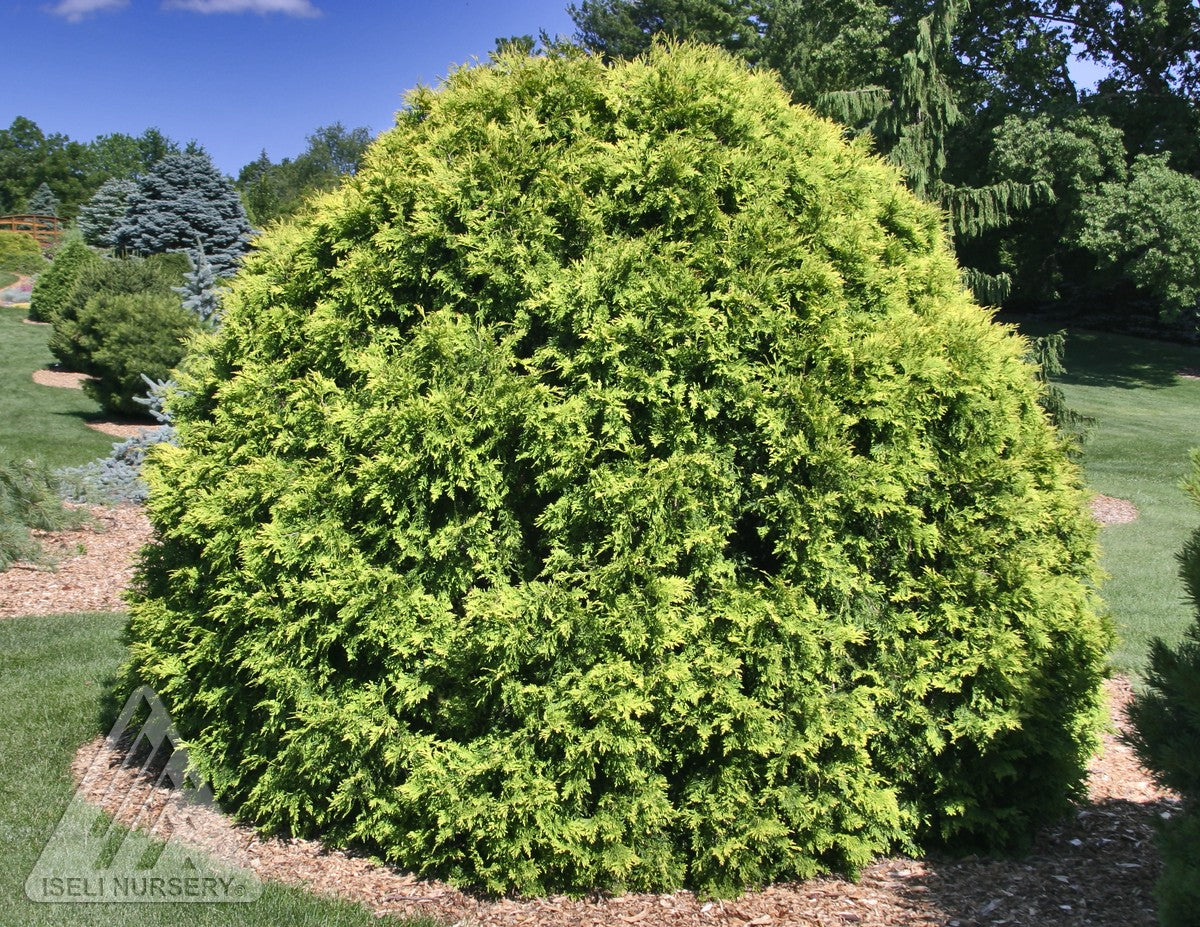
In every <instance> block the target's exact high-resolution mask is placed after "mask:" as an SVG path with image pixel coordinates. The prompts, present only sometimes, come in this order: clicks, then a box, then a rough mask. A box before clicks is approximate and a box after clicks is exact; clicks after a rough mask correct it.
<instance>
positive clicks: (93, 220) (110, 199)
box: [75, 178, 137, 248]
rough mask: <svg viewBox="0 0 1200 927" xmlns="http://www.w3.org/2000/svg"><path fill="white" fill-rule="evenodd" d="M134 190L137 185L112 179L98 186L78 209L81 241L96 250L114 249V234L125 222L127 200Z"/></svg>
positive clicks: (77, 221)
mask: <svg viewBox="0 0 1200 927" xmlns="http://www.w3.org/2000/svg"><path fill="white" fill-rule="evenodd" d="M135 190H137V182H136V181H133V180H128V179H125V178H112V179H111V180H106V181H104V183H102V184H101V185H100V188H99V189H98V190H97V191H96V192H95V193H94V194H92V198H91V199H90V200H88V201H87V202H86V203H84V204H83V205H82V206H81V207H79V215H78V216H77V217H76V219H75V224H76V226H77V227H78V228H79V232H80V234H81V235H83V240H84V241H86V242H87V243H88V244H89V245H95V246H96V247H97V248H111V247H112V246H113V232H114V231H115V229H116V227H117V226H118V224H120V222H121V220H122V219H124V218H125V210H126V209H127V208H128V205H129V197H130V196H131V195H132V194H133V192H134V191H135Z"/></svg>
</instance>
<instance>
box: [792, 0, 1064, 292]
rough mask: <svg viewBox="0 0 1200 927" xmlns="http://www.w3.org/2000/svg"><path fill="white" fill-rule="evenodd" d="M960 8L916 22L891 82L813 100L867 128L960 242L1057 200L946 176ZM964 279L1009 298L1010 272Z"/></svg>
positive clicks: (951, 3)
mask: <svg viewBox="0 0 1200 927" xmlns="http://www.w3.org/2000/svg"><path fill="white" fill-rule="evenodd" d="M963 9H964V0H937V2H935V3H934V4H933V7H932V9H931V10H930V11H929V13H927V14H926V15H925V16H923V17H921V18H920V19H918V20H917V22H916V23H915V29H914V34H913V39H912V45H911V47H910V48H909V50H908V51H906V52H905V53H904V55H903V56H902V57H901V58H900V60H899V63H898V66H897V69H896V71H895V85H894V86H893V87H891V88H888V87H883V86H868V87H863V88H859V89H855V90H849V91H835V92H830V93H824V94H821V95H820V96H819V97H818V98H817V100H816V101H814V102H815V105H816V106H817V108H818V109H819V110H820V111H822V112H825V113H826V114H828V115H830V116H832V117H833V118H835V119H838V120H839V121H841V122H845V123H847V124H849V125H857V126H860V127H862V128H864V129H865V130H867V131H869V132H870V133H871V135H872V136H873V137H874V138H875V142H876V145H877V146H878V148H879V150H880V151H882V152H884V153H885V155H886V157H887V159H888V160H889V161H891V162H892V163H894V164H896V165H898V166H899V167H900V168H901V170H903V172H904V176H905V179H906V181H907V183H908V185H909V187H910V188H911V189H912V190H913V192H914V193H916V194H917V196H920V197H922V198H923V199H928V200H931V201H933V202H935V203H938V204H939V205H940V206H941V207H942V208H943V209H944V210H945V211H946V214H947V218H948V221H949V223H950V230H951V233H952V234H953V236H954V239H955V242H956V244H957V245H961V244H962V243H964V242H965V241H967V240H969V239H972V238H976V237H977V236H979V235H981V234H982V233H984V232H986V231H988V230H990V229H994V228H999V227H1001V226H1003V225H1005V224H1007V223H1008V222H1009V221H1011V217H1012V216H1013V215H1014V214H1015V213H1017V212H1020V211H1022V210H1025V209H1029V208H1030V207H1031V206H1033V205H1035V204H1037V203H1041V202H1047V201H1049V200H1053V198H1054V194H1053V191H1052V190H1051V189H1050V187H1049V185H1047V184H1044V183H1037V184H1023V183H1017V182H1014V181H1004V182H1002V183H996V184H988V185H985V186H959V185H955V184H953V183H950V182H948V181H947V180H946V179H945V177H946V168H947V159H946V149H947V143H948V140H949V135H950V132H951V130H952V129H953V128H954V127H955V126H957V125H959V124H961V122H962V121H963V113H962V111H961V110H960V109H959V106H958V103H957V101H956V99H955V94H954V90H953V88H952V87H951V86H950V83H949V81H947V80H946V78H945V73H944V63H945V62H946V61H947V60H948V59H949V56H950V55H952V54H953V48H952V43H953V36H954V28H955V24H956V23H957V22H958V20H959V17H961V16H962V14H963ZM959 250H961V248H960V249H959ZM963 277H964V280H965V281H966V282H967V285H968V286H969V287H970V288H971V290H972V292H973V293H974V294H975V296H976V298H977V299H979V300H980V301H981V302H984V303H989V304H992V305H996V304H999V303H1000V302H1002V301H1003V300H1004V299H1005V298H1006V297H1007V296H1008V292H1009V289H1010V286H1011V279H1010V278H1009V276H1008V275H1007V274H1004V273H1001V274H988V273H985V272H984V271H982V270H979V269H977V268H972V267H964V268H963Z"/></svg>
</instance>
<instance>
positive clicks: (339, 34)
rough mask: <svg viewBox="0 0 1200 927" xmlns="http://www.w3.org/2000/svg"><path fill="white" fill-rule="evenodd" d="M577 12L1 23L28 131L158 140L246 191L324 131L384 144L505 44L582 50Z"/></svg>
mask: <svg viewBox="0 0 1200 927" xmlns="http://www.w3.org/2000/svg"><path fill="white" fill-rule="evenodd" d="M569 3H570V0H493V2H489V0H395V2H372V0H366V2H350V0H16V2H6V3H4V4H3V9H2V10H0V35H4V36H5V38H6V41H5V45H6V47H7V48H8V54H7V56H6V57H7V61H8V67H9V76H8V79H7V80H6V81H5V90H4V93H3V94H2V95H0V128H6V127H7V126H9V125H10V124H11V123H12V120H13V119H14V118H15V117H16V116H25V117H27V118H29V119H32V120H33V121H34V122H36V123H37V124H38V125H39V126H40V127H41V129H42V131H44V132H46V133H47V134H50V133H53V132H61V133H63V134H65V135H68V136H70V137H71V138H72V139H75V140H77V141H84V142H86V141H90V140H91V139H92V138H94V137H95V136H97V135H103V134H108V133H111V132H125V133H128V134H130V135H139V134H141V132H142V131H143V130H144V129H146V128H147V127H149V126H157V127H158V128H159V129H161V130H162V131H163V132H164V133H166V134H167V135H168V136H170V137H171V138H174V139H176V140H177V141H180V142H187V141H189V140H191V139H195V140H197V141H198V142H200V143H201V144H202V145H204V147H205V148H207V149H208V151H209V153H210V154H211V155H212V156H213V160H214V161H215V162H216V164H217V166H218V167H219V168H221V169H222V170H223V171H225V172H226V173H229V174H233V175H236V174H237V172H238V170H240V169H241V167H242V166H243V165H244V164H246V163H248V162H249V161H252V160H254V159H255V158H256V157H258V154H259V152H260V151H261V150H262V149H264V148H265V149H266V150H267V153H268V154H269V155H270V157H271V159H272V160H274V161H278V160H280V159H281V158H283V157H293V156H295V155H297V154H299V153H300V152H301V151H302V150H303V149H304V148H305V136H307V135H309V134H310V133H311V132H312V131H313V130H314V129H315V128H317V127H318V126H323V125H329V124H330V123H334V122H341V123H342V124H343V125H345V126H346V127H347V128H354V127H356V126H367V127H369V128H370V129H371V131H372V133H375V134H377V133H379V132H382V131H383V130H384V129H386V128H388V127H389V126H390V125H391V124H392V119H393V116H394V114H395V112H396V111H397V110H398V109H399V108H400V107H401V105H402V104H403V95H404V92H405V91H406V90H409V89H411V88H412V87H414V86H416V85H417V84H418V83H426V84H433V83H436V82H437V80H438V78H440V77H442V76H444V75H445V74H446V73H447V71H449V69H450V68H451V66H452V65H453V64H455V63H467V62H470V61H471V59H472V57H479V58H485V57H486V56H487V53H488V52H489V51H490V50H491V49H492V47H493V45H494V39H495V38H496V37H497V36H508V35H519V34H523V33H532V34H537V32H538V31H539V30H541V29H545V30H546V31H547V32H549V33H550V34H551V35H555V34H558V33H562V34H570V33H572V32H573V31H574V24H573V23H572V22H571V19H570V17H569V16H568V15H567V13H566V7H567V6H568V4H569Z"/></svg>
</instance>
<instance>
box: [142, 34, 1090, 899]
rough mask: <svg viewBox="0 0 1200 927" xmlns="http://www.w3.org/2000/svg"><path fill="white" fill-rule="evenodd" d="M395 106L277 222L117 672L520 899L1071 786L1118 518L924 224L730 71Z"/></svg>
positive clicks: (971, 816) (235, 766)
mask: <svg viewBox="0 0 1200 927" xmlns="http://www.w3.org/2000/svg"><path fill="white" fill-rule="evenodd" d="M410 103H411V107H410V108H409V109H407V110H406V111H404V112H403V113H401V114H400V116H399V117H398V124H397V126H396V127H395V128H394V129H393V130H391V131H390V132H388V133H386V134H385V135H384V136H383V137H382V138H380V139H379V141H378V142H377V143H376V144H375V145H374V147H373V149H372V151H371V152H370V154H369V156H368V158H367V163H366V165H365V167H364V168H363V169H362V170H361V172H360V173H359V174H358V175H357V176H356V177H355V179H354V180H353V181H352V182H350V183H349V184H348V185H347V186H346V187H345V188H344V189H342V190H341V191H340V192H337V193H334V194H331V195H329V196H327V197H326V198H324V199H322V200H320V201H319V202H318V203H317V204H316V206H315V208H314V209H313V210H312V212H311V213H310V214H309V215H308V216H307V218H304V219H303V220H301V221H300V222H299V223H298V224H296V225H294V226H287V227H283V228H280V229H277V230H275V231H273V232H270V233H268V234H267V235H265V236H264V237H263V238H261V239H260V240H259V243H258V247H257V249H256V253H255V254H253V255H252V256H251V257H250V258H249V259H248V260H247V263H246V266H245V268H244V270H243V272H242V273H241V274H240V276H239V277H238V279H237V282H236V283H235V284H234V285H233V287H232V290H231V292H230V293H229V294H228V296H227V298H226V300H225V307H226V316H225V323H224V327H223V329H222V330H221V331H220V332H219V333H218V334H217V335H216V336H215V337H213V338H212V339H211V340H210V341H209V342H208V343H207V346H206V347H204V348H203V349H202V350H200V351H199V353H197V354H195V355H193V356H192V357H191V358H190V360H189V362H188V367H189V372H188V373H187V374H186V375H185V376H184V377H183V378H182V380H181V382H180V392H178V393H177V394H176V396H175V399H174V403H173V408H174V412H175V415H176V423H177V425H178V429H179V437H180V441H181V447H178V448H175V447H166V446H164V447H162V448H161V449H160V451H159V452H158V454H157V457H156V460H155V464H154V466H153V468H152V470H151V473H150V481H151V484H152V487H153V489H152V499H151V503H150V509H151V512H152V517H153V520H154V522H155V524H156V526H157V531H158V540H157V542H156V543H155V544H154V545H153V546H152V547H151V548H150V549H149V550H148V551H147V554H146V558H145V562H144V566H143V568H142V572H141V580H142V583H143V587H142V590H141V592H140V593H139V594H138V596H137V599H136V601H135V604H134V607H133V617H132V626H131V640H132V664H131V669H130V677H131V680H132V679H136V680H138V681H142V682H145V683H148V684H150V685H152V686H153V687H154V688H155V689H157V690H158V691H159V692H160V693H161V694H162V695H163V696H164V697H165V699H166V700H167V701H168V703H169V704H170V706H171V710H172V712H173V714H174V717H175V719H176V721H177V723H178V724H179V726H180V728H181V729H182V730H184V731H185V732H186V735H187V736H188V737H190V738H191V743H192V745H193V746H194V754H193V755H194V757H195V758H196V760H197V762H198V763H199V765H200V768H201V769H202V770H203V771H204V773H206V774H207V775H208V776H210V777H211V778H212V780H213V781H214V783H215V785H216V787H217V788H218V791H219V793H220V794H222V795H223V796H224V797H225V798H226V799H227V800H229V801H231V802H236V803H240V805H241V808H242V810H243V812H244V813H246V814H248V815H251V816H253V817H254V818H255V819H257V820H258V821H260V822H263V823H265V824H267V825H272V826H277V827H281V828H284V829H287V830H291V831H294V832H298V833H321V834H323V835H325V837H326V838H327V839H328V840H330V841H331V842H334V843H341V844H345V843H352V842H353V843H359V844H365V845H367V846H369V847H371V848H373V849H374V850H375V851H376V852H378V853H380V854H382V855H383V856H385V857H387V858H388V859H390V860H392V861H394V862H396V863H398V864H400V865H402V866H405V867H409V868H412V869H415V870H418V871H420V872H422V873H427V874H431V875H438V876H443V877H447V878H450V879H453V880H455V881H457V882H459V883H463V884H473V885H478V886H483V887H485V888H487V889H490V890H496V891H503V890H518V891H522V892H545V891H552V890H559V889H564V890H568V891H585V890H587V889H590V888H593V887H599V888H622V887H623V888H629V889H634V888H639V889H641V888H645V889H667V888H671V887H674V886H678V885H680V884H684V885H690V886H694V887H697V888H699V889H701V890H703V891H710V892H720V893H726V892H732V891H737V890H738V889H740V888H742V887H743V886H750V885H758V884H762V883H765V882H769V881H772V880H778V879H785V878H795V877H804V876H808V875H810V874H812V873H815V872H818V871H821V870H823V869H826V868H837V869H853V868H854V867H856V866H859V865H861V864H863V863H865V862H866V861H867V860H869V859H870V858H871V857H872V856H873V855H874V854H877V853H879V852H882V851H885V850H887V849H888V848H891V847H895V846H901V847H908V848H912V847H913V846H914V845H916V844H920V843H922V842H925V841H930V840H942V839H947V840H972V841H983V842H987V843H993V844H1004V843H1008V842H1010V841H1012V840H1015V839H1019V838H1020V837H1021V836H1022V835H1024V834H1025V833H1027V832H1028V830H1029V829H1030V828H1031V826H1032V825H1034V824H1036V823H1039V822H1040V821H1043V820H1044V819H1045V817H1046V816H1047V815H1050V814H1054V813H1056V812H1059V811H1060V810H1062V809H1063V808H1064V806H1065V803H1066V801H1067V800H1068V798H1069V797H1070V796H1071V795H1073V794H1074V793H1076V792H1077V791H1078V790H1079V788H1080V785H1081V782H1082V777H1083V774H1084V764H1085V760H1086V758H1087V757H1088V755H1089V753H1090V750H1091V749H1092V746H1093V744H1094V742H1095V730H1096V724H1097V709H1098V694H1097V692H1098V683H1099V680H1100V676H1101V672H1102V667H1103V664H1104V654H1105V651H1106V647H1107V645H1108V643H1109V641H1108V630H1107V627H1106V625H1105V624H1104V623H1103V622H1102V621H1101V620H1100V619H1098V618H1097V615H1096V613H1095V611H1094V610H1093V606H1094V602H1093V598H1092V593H1091V592H1090V591H1089V581H1090V579H1091V577H1092V575H1093V570H1094V554H1093V543H1094V527H1093V525H1092V523H1091V522H1090V520H1089V518H1088V516H1087V514H1086V513H1085V510H1084V507H1083V494H1082V492H1081V490H1080V485H1079V476H1078V473H1077V472H1076V471H1075V469H1074V468H1073V467H1072V466H1071V465H1070V464H1069V463H1068V461H1067V459H1066V457H1065V454H1064V451H1063V448H1062V446H1061V445H1060V442H1059V441H1058V439H1057V438H1056V435H1055V434H1054V433H1053V432H1052V430H1051V429H1050V428H1049V427H1048V426H1047V423H1046V422H1045V420H1044V418H1043V415H1042V413H1041V412H1040V411H1039V408H1038V403H1037V399H1038V391H1037V387H1036V385H1035V383H1034V378H1033V376H1032V371H1031V369H1030V367H1029V366H1028V365H1027V364H1025V363H1024V362H1023V361H1022V359H1021V358H1022V354H1023V352H1024V350H1025V345H1024V343H1023V342H1022V341H1021V340H1020V339H1019V338H1017V337H1016V336H1015V335H1013V334H1012V333H1011V332H1010V331H1008V330H1006V329H1003V328H1000V327H997V326H995V325H993V324H992V323H991V322H990V320H989V317H988V315H987V313H985V312H983V311H982V310H980V309H979V308H977V307H976V306H975V305H973V304H972V303H971V302H970V300H969V298H968V296H967V295H966V293H965V292H964V290H963V287H962V286H961V284H960V282H959V275H958V270H957V268H956V266H955V264H954V261H953V259H952V257H951V254H950V252H949V250H948V249H947V246H946V243H945V240H944V236H943V234H942V228H941V219H940V216H939V214H938V213H937V212H936V211H935V210H934V209H933V208H931V207H929V206H927V205H925V204H922V203H920V202H918V201H917V200H915V199H914V198H913V197H912V196H911V195H909V194H908V193H907V192H905V190H904V189H903V188H902V187H901V184H900V182H899V179H898V177H897V175H896V173H895V172H894V171H893V170H892V169H891V168H889V167H887V166H885V165H884V164H883V163H882V162H880V161H879V160H878V159H876V158H875V157H873V156H871V155H870V154H869V153H868V151H867V149H866V147H865V146H863V145H860V144H848V143H846V142H845V141H843V139H842V137H841V134H840V132H839V130H838V128H837V127H836V126H834V125H833V124H830V123H827V122H824V121H822V120H820V119H818V118H816V117H814V116H813V115H812V114H811V113H809V112H808V111H806V110H804V109H801V108H798V107H795V106H792V105H790V104H789V102H788V100H787V97H786V96H785V94H784V93H783V92H782V91H781V90H780V88H779V86H778V85H777V84H776V82H775V81H774V80H773V79H772V78H771V77H769V76H765V75H761V74H753V73H750V72H748V71H747V70H746V69H745V68H744V67H742V66H741V65H739V64H737V63H735V62H734V61H733V60H732V59H731V58H728V57H726V56H725V55H723V54H721V53H718V52H716V51H711V50H701V49H696V48H690V47H684V48H678V49H672V48H659V49H657V50H655V51H654V52H653V54H652V55H651V57H650V58H649V59H648V60H640V61H636V62H632V63H628V64H619V65H614V66H612V67H606V66H604V65H603V64H602V63H601V62H600V61H598V60H596V59H594V58H588V57H579V56H573V55H565V54H558V55H552V56H550V57H545V58H536V59H527V58H521V57H502V58H500V59H499V60H498V61H497V62H496V63H494V64H493V65H491V66H486V67H475V68H470V69H464V70H459V71H456V72H455V73H454V74H453V75H452V76H451V77H450V78H449V79H448V80H447V81H446V83H445V85H444V86H443V87H441V88H439V89H437V90H421V91H418V92H416V93H414V94H413V95H412V97H411V99H410Z"/></svg>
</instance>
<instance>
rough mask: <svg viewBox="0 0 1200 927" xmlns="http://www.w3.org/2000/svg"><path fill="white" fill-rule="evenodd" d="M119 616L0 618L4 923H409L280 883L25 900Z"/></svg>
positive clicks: (343, 926)
mask: <svg viewBox="0 0 1200 927" xmlns="http://www.w3.org/2000/svg"><path fill="white" fill-rule="evenodd" d="M124 623H125V620H124V616H122V615H104V614H101V615H97V614H90V615H66V616H51V617H44V618H15V619H6V620H0V860H3V861H4V865H3V866H0V924H3V925H5V927H8V925H13V927H16V925H18V924H19V925H21V927H43V925H46V927H49V925H54V927H75V925H77V927H108V925H112V927H151V925H162V927H179V925H180V924H187V925H189V927H191V925H197V927H202V925H213V927H217V925H250V927H253V925H262V927H268V925H269V927H276V925H280V924H295V925H306V924H311V925H313V927H326V925H329V927H367V925H370V924H396V925H399V924H401V923H408V924H410V925H412V927H415V924H414V922H412V921H408V922H401V921H398V920H395V919H385V920H378V919H376V918H375V917H374V916H373V915H372V914H371V913H370V912H368V911H367V910H366V909H365V908H363V907H360V906H358V905H354V904H349V903H345V902H340V901H333V900H329V899H324V898H317V897H315V896H313V895H310V894H308V893H306V892H304V891H301V890H299V889H295V888H288V887H284V886H280V885H276V884H267V885H266V886H265V887H264V890H263V894H262V897H261V898H259V899H258V900H257V901H254V902H247V903H240V904H187V905H180V904H161V903H160V904H96V903H89V904H75V903H65V904H64V903H58V904H55V903H35V902H32V901H29V900H28V899H27V898H26V897H25V887H24V886H25V879H26V877H27V876H28V875H29V873H30V872H31V871H32V870H33V867H34V864H35V862H36V861H37V859H38V856H39V854H40V853H41V852H42V849H43V847H44V846H45V845H46V843H47V841H48V840H49V838H50V836H51V834H52V833H53V832H54V829H55V826H56V825H57V824H58V821H59V818H60V817H61V816H62V814H63V811H64V810H65V809H66V807H67V805H68V802H69V801H70V798H71V794H72V792H73V787H72V783H71V781H70V778H69V772H68V767H69V765H70V762H71V758H72V757H73V756H74V754H75V751H76V749H77V748H78V747H79V745H80V744H82V743H85V742H86V741H88V740H90V739H92V738H93V737H95V736H96V735H97V734H98V733H101V731H102V724H101V722H100V720H99V719H100V715H101V703H102V694H103V693H104V691H105V690H106V688H107V687H108V685H109V682H110V681H111V678H112V676H113V674H114V673H115V672H116V671H117V668H118V665H119V664H120V661H121V659H122V653H123V647H122V644H121V642H120V634H121V629H122V627H123V626H124Z"/></svg>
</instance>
